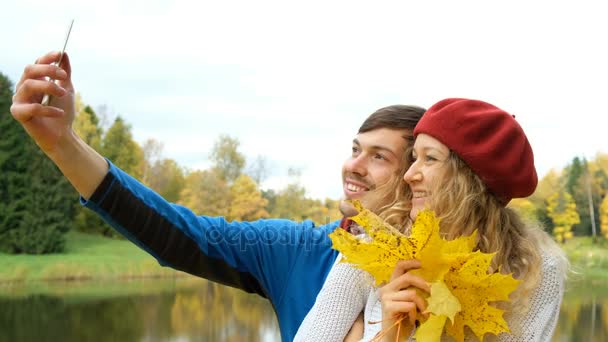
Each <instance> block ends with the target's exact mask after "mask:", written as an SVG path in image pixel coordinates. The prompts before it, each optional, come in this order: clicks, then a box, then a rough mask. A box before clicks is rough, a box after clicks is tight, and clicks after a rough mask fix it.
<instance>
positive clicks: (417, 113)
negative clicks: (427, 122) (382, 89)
mask: <svg viewBox="0 0 608 342" xmlns="http://www.w3.org/2000/svg"><path fill="white" fill-rule="evenodd" d="M425 111H426V109H424V108H422V107H418V106H412V105H392V106H388V107H384V108H380V109H378V110H377V111H375V112H374V113H373V114H372V115H370V116H369V117H368V118H367V119H365V121H364V122H363V124H362V125H361V127H359V133H365V132H369V131H373V130H375V129H379V128H393V129H400V128H405V129H410V130H413V129H414V127H416V124H417V123H418V121H419V120H420V118H421V117H422V114H424V112H425Z"/></svg>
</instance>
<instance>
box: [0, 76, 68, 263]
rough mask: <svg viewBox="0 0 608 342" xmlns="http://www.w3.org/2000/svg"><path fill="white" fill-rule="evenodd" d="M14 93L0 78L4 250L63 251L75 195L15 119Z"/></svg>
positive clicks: (0, 241) (1, 234) (0, 212)
mask: <svg viewBox="0 0 608 342" xmlns="http://www.w3.org/2000/svg"><path fill="white" fill-rule="evenodd" d="M12 95H13V94H12V84H11V82H10V80H8V78H6V77H5V76H4V75H2V74H0V132H2V139H0V174H2V177H0V250H1V251H3V252H7V253H33V254H41V253H53V252H60V251H62V250H63V248H64V245H65V237H64V233H65V232H67V230H68V229H69V227H70V225H71V224H72V219H73V215H72V205H71V203H72V201H73V199H74V198H76V194H75V192H74V190H71V187H70V186H69V184H68V182H67V181H66V180H65V178H64V177H63V176H62V175H61V174H60V173H59V171H58V170H57V168H56V167H55V166H54V165H53V164H52V162H51V161H50V160H49V159H48V158H47V157H46V156H45V155H44V154H43V153H42V152H41V151H40V150H39V149H38V147H37V146H36V145H35V144H34V143H33V142H32V140H31V139H30V138H29V137H28V136H27V133H26V132H25V131H24V130H23V128H22V127H20V126H19V124H18V123H17V121H15V120H13V119H12V117H11V115H10V113H9V110H10V104H11V101H12Z"/></svg>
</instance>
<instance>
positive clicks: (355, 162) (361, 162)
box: [346, 154, 367, 177]
mask: <svg viewBox="0 0 608 342" xmlns="http://www.w3.org/2000/svg"><path fill="white" fill-rule="evenodd" d="M346 170H347V171H348V172H351V173H356V174H358V175H360V176H363V177H365V176H366V175H367V158H365V157H364V156H363V154H360V155H358V156H356V157H354V158H352V159H351V160H350V161H349V162H348V163H347V165H346Z"/></svg>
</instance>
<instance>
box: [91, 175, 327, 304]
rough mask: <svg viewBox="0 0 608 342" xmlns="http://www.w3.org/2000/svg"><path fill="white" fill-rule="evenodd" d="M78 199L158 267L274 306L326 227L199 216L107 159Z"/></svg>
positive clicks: (276, 221) (324, 237) (323, 238)
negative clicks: (96, 182)
mask: <svg viewBox="0 0 608 342" xmlns="http://www.w3.org/2000/svg"><path fill="white" fill-rule="evenodd" d="M83 204H84V205H85V206H87V207H88V208H90V209H92V210H93V211H95V212H96V213H98V214H99V215H100V216H101V217H102V218H103V219H104V220H106V221H107V222H108V223H109V224H110V225H111V226H112V227H113V228H114V229H116V230H117V231H118V232H120V233H121V234H122V235H124V236H125V237H126V238H127V239H129V240H130V241H132V242H133V243H134V244H136V245H137V246H139V247H140V248H142V249H143V250H145V251H146V252H148V253H149V254H150V255H152V256H153V257H154V258H156V259H157V260H158V262H159V263H160V264H161V265H165V266H170V267H172V268H175V269H178V270H181V271H184V272H187V273H190V274H193V275H196V276H199V277H203V278H206V279H209V280H212V281H215V282H218V283H221V284H224V285H228V286H232V287H236V288H239V289H242V290H244V291H247V292H250V293H257V294H260V295H262V296H264V297H267V298H269V299H271V301H272V302H273V304H276V303H277V302H281V300H282V298H283V295H284V293H285V287H286V286H287V284H288V281H289V279H290V278H291V274H290V273H291V271H292V269H293V267H294V265H298V264H300V263H301V262H302V260H299V259H300V258H302V256H303V251H307V250H308V251H310V248H312V249H314V248H315V247H311V246H307V245H309V244H310V245H312V244H315V243H318V242H319V240H323V241H327V240H326V234H327V229H318V228H314V225H313V223H312V222H310V221H305V222H302V223H296V222H293V221H289V220H259V221H255V222H228V221H226V220H225V219H224V218H222V217H206V216H197V215H195V214H194V213H193V212H192V211H191V210H189V209H187V208H185V207H183V206H180V205H176V204H172V203H169V202H167V201H165V200H164V199H163V198H161V197H160V196H159V195H158V194H156V193H155V192H153V191H152V190H150V189H149V188H147V187H145V186H144V185H142V184H141V183H139V182H138V181H137V180H135V179H133V178H132V177H131V176H129V175H128V174H126V173H125V172H123V171H122V170H120V169H119V168H117V167H116V166H114V165H113V164H112V163H110V170H109V172H108V174H107V175H106V177H105V178H104V180H103V181H102V183H101V184H100V186H99V187H98V188H97V189H96V191H95V193H94V194H93V195H92V196H91V198H90V199H89V200H88V201H84V200H83ZM334 228H335V227H334ZM315 241H316V242H315ZM317 247H318V246H317ZM304 254H307V253H304Z"/></svg>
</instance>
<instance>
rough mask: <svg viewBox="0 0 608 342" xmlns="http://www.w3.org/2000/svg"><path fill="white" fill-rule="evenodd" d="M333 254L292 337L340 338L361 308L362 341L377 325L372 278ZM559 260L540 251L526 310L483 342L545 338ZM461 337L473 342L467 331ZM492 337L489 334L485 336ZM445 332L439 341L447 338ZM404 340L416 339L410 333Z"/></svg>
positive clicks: (559, 291)
mask: <svg viewBox="0 0 608 342" xmlns="http://www.w3.org/2000/svg"><path fill="white" fill-rule="evenodd" d="M339 260H340V256H338V258H337V260H336V263H335V264H334V266H333V268H332V270H331V271H330V273H329V275H328V276H327V279H326V281H325V284H324V285H323V288H322V289H321V291H320V292H319V294H318V296H317V299H316V302H315V304H314V306H313V307H312V309H311V310H310V311H309V313H308V314H307V315H306V317H305V318H304V321H303V322H302V324H301V326H300V328H299V330H298V332H297V334H296V336H295V338H294V341H343V340H344V337H345V336H346V334H347V333H348V331H349V330H350V328H351V326H352V324H353V322H354V321H355V319H356V318H357V316H358V315H359V313H360V312H362V311H364V320H365V331H364V336H363V339H362V341H369V340H370V339H372V338H373V337H374V336H375V335H376V334H377V333H378V332H379V331H380V330H381V329H382V324H381V323H377V324H370V322H378V321H381V320H382V308H381V304H380V301H379V300H378V296H377V289H376V288H374V287H373V286H372V284H373V281H372V278H371V276H370V275H369V274H368V273H367V272H364V271H362V270H359V269H356V268H354V267H351V265H349V264H346V263H340V262H339ZM564 272H565V270H564V269H563V267H562V265H561V259H559V258H558V257H554V256H550V255H543V263H542V279H541V281H540V284H539V286H538V288H536V290H534V292H533V294H532V296H531V297H530V303H529V310H528V312H527V313H526V314H525V315H522V316H515V315H513V316H508V315H506V316H505V319H506V320H507V322H508V323H509V327H511V330H512V331H519V332H518V333H513V334H506V333H503V334H500V335H498V336H497V337H496V336H493V335H492V336H491V335H486V338H485V339H484V341H488V340H490V341H501V342H514V341H526V342H527V341H530V342H532V341H534V342H536V341H542V342H544V341H550V340H551V336H552V335H553V331H554V330H555V326H556V324H557V318H558V317H559V308H560V305H561V301H562V297H563V294H564ZM465 335H466V336H465V341H477V339H476V338H475V336H474V335H473V334H472V333H471V331H470V330H468V329H467V334H465ZM488 337H491V338H488ZM452 340H453V339H452V338H451V337H449V336H446V335H444V336H443V337H442V341H452ZM409 341H415V339H414V338H413V337H410V338H409Z"/></svg>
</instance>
